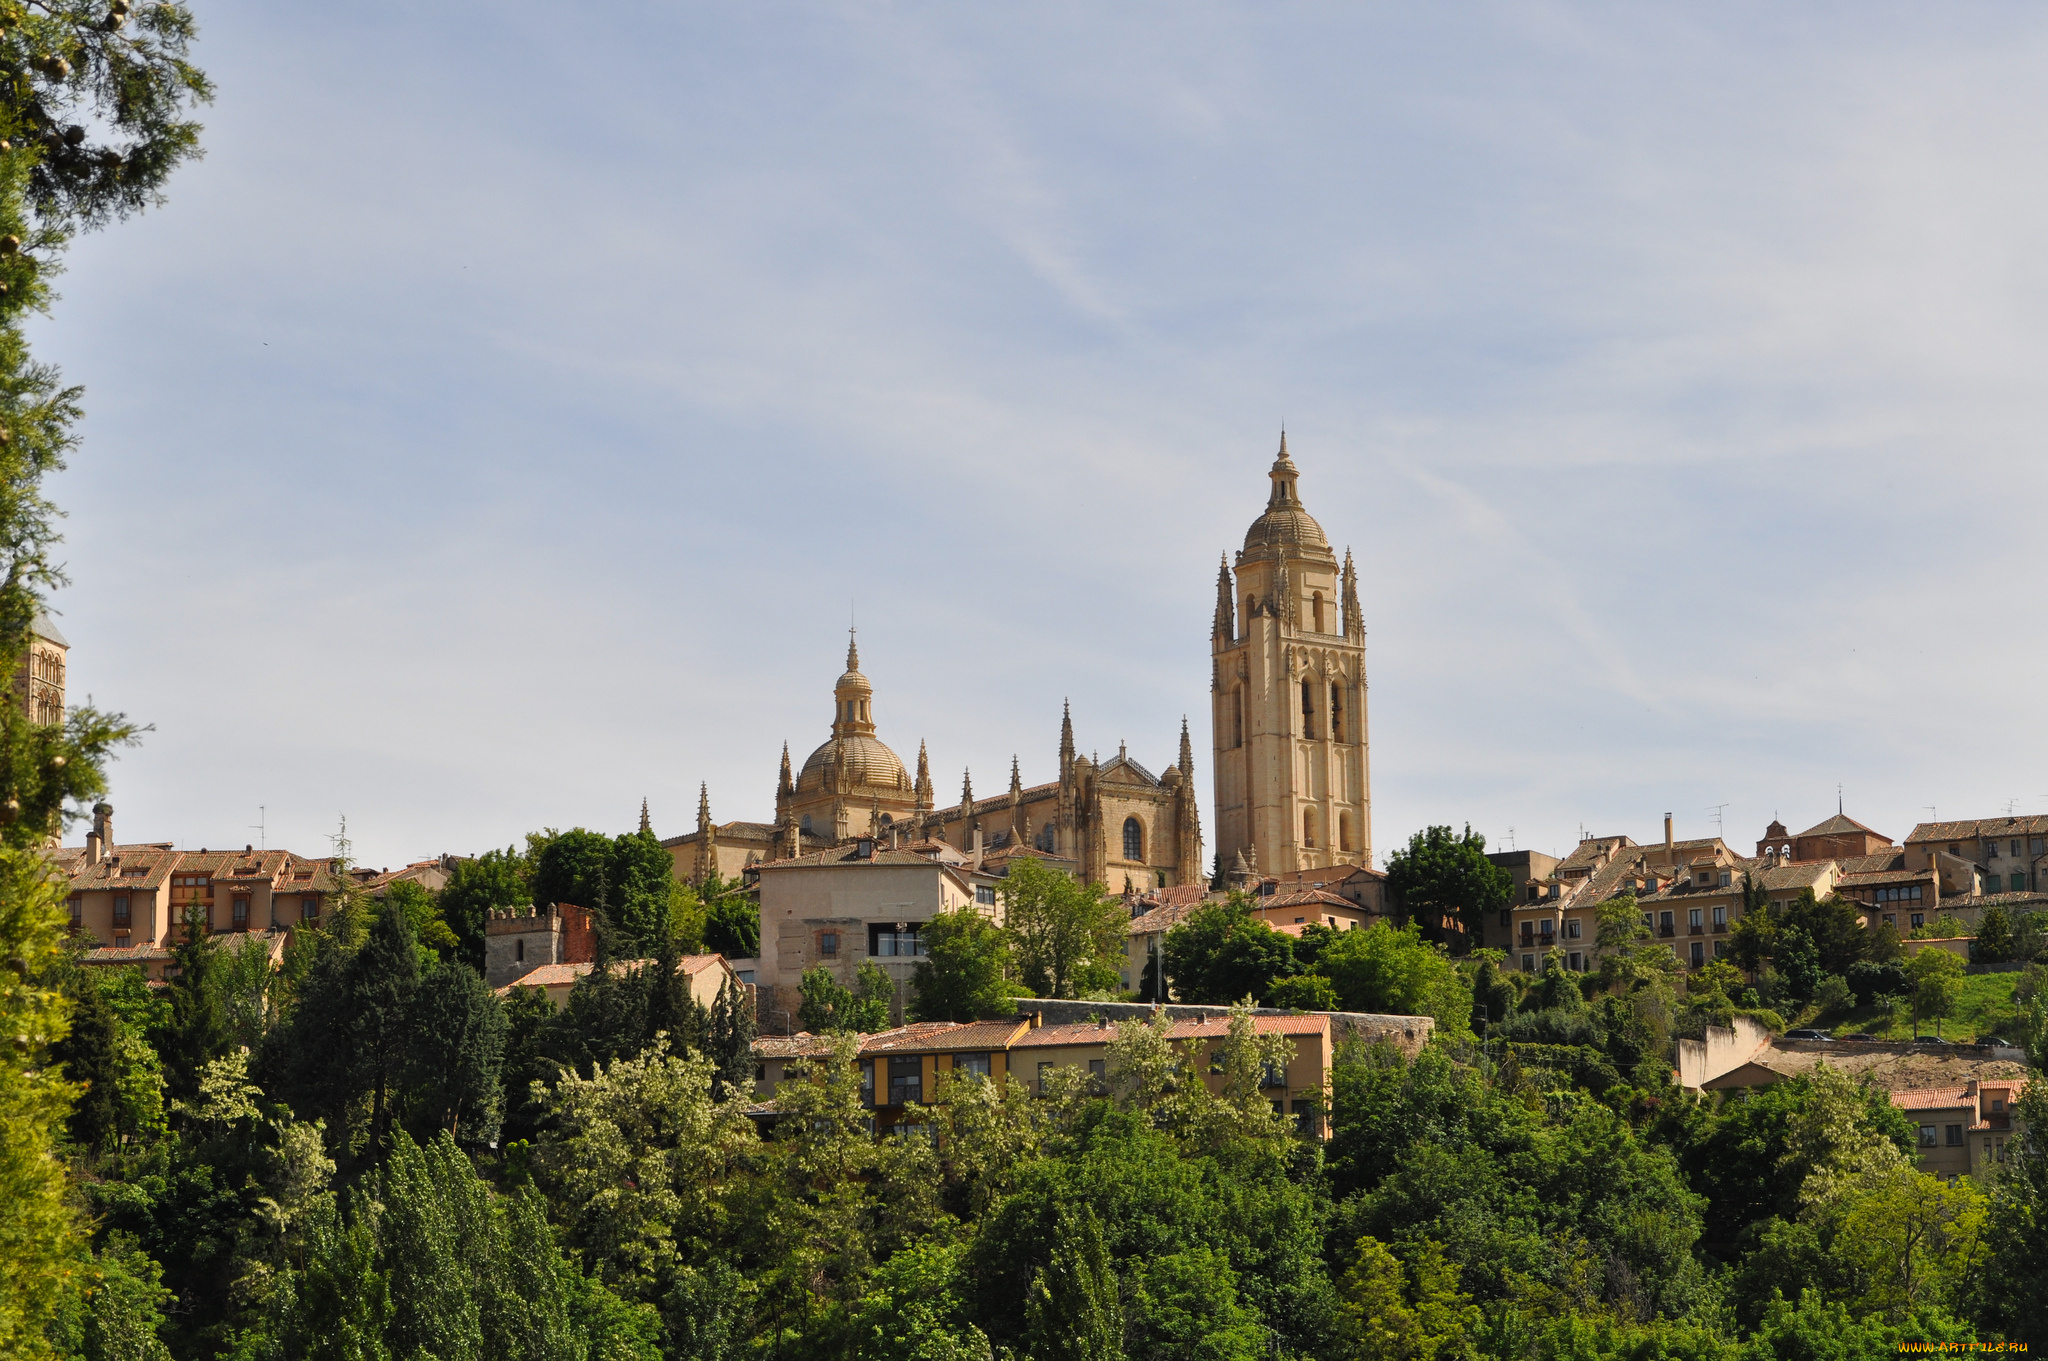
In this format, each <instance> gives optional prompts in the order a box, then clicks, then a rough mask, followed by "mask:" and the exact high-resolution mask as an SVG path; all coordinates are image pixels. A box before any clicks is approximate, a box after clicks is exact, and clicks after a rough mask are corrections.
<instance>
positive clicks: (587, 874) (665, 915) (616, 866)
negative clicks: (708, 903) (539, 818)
mask: <svg viewBox="0 0 2048 1361" xmlns="http://www.w3.org/2000/svg"><path fill="white" fill-rule="evenodd" d="M529 840H530V841H537V844H538V845H539V847H540V849H539V852H538V854H537V855H536V856H535V857H534V864H533V871H532V880H531V883H530V886H529V887H530V891H531V893H532V898H533V901H534V902H536V903H574V904H575V905H576V906H578V907H587V908H590V909H592V910H593V911H599V912H602V913H603V914H604V915H605V918H606V922H607V924H608V925H609V926H610V928H611V929H612V931H613V932H614V933H615V934H616V935H617V937H618V942H617V944H616V945H615V946H614V947H613V948H614V949H615V950H616V951H617V952H618V953H619V954H621V955H626V956H628V957H631V956H632V955H633V954H635V953H636V952H637V953H643V954H651V953H652V952H653V951H654V949H655V947H656V945H657V944H658V942H659V941H660V939H661V936H662V934H663V933H664V932H667V933H670V934H674V932H675V929H676V925H677V923H676V922H675V920H674V918H675V916H676V915H677V908H679V907H682V906H683V904H684V901H685V900H684V896H683V894H682V893H681V892H680V891H679V890H680V889H681V887H682V886H680V885H678V884H676V883H675V880H674V870H675V862H674V861H673V860H672V859H671V858H670V856H669V853H668V852H667V851H665V850H663V849H662V845H661V842H660V841H659V840H658V839H656V837H655V836H654V834H653V833H652V832H628V833H625V834H623V835H620V836H617V837H607V836H605V835H604V834H603V833H601V832H592V831H586V830H585V829H583V828H581V827H576V828H572V829H571V830H569V831H566V832H560V833H544V834H542V836H541V837H540V838H537V839H535V838H530V839H529ZM687 901H688V903H689V904H690V905H691V906H694V905H695V901H696V900H695V895H689V897H688V899H687ZM698 920H699V923H700V925H699V927H698V932H697V938H698V939H699V940H701V939H702V928H701V916H699V918H698ZM692 943H693V942H692Z"/></svg>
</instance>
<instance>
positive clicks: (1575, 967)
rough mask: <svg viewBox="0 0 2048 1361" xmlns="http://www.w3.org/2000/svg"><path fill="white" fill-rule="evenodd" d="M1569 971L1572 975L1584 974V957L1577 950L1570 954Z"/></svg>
mask: <svg viewBox="0 0 2048 1361" xmlns="http://www.w3.org/2000/svg"><path fill="white" fill-rule="evenodd" d="M1571 970H1572V972H1573V973H1584V972H1585V971H1586V964H1585V956H1584V955H1582V954H1580V953H1579V952H1578V951H1577V950H1574V951H1572V953H1571Z"/></svg>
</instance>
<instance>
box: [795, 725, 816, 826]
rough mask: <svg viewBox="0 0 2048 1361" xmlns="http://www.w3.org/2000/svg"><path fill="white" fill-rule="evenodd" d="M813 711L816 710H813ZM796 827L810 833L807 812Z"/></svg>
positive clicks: (809, 820) (809, 821)
mask: <svg viewBox="0 0 2048 1361" xmlns="http://www.w3.org/2000/svg"><path fill="white" fill-rule="evenodd" d="M813 712H816V711H815V710H813ZM797 829H798V830H799V831H801V832H802V833H803V834H804V835H805V836H810V835H811V815H810V814H809V813H806V814H804V820H803V821H802V822H799V823H798V824H797Z"/></svg>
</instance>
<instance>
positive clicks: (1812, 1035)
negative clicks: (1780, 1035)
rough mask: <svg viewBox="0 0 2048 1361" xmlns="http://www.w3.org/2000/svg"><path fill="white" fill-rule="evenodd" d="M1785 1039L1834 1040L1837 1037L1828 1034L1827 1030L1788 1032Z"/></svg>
mask: <svg viewBox="0 0 2048 1361" xmlns="http://www.w3.org/2000/svg"><path fill="white" fill-rule="evenodd" d="M1785 1038H1786V1039H1788V1040H1832V1039H1834V1038H1835V1037H1834V1036H1832V1035H1830V1034H1828V1032H1827V1031H1825V1030H1788V1031H1786V1032H1785Z"/></svg>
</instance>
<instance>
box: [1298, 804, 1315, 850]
mask: <svg viewBox="0 0 2048 1361" xmlns="http://www.w3.org/2000/svg"><path fill="white" fill-rule="evenodd" d="M1301 844H1302V845H1303V846H1305V847H1307V848H1308V849H1309V850H1314V849H1315V848H1316V810H1315V809H1313V808H1304V809H1302V810H1301Z"/></svg>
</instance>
